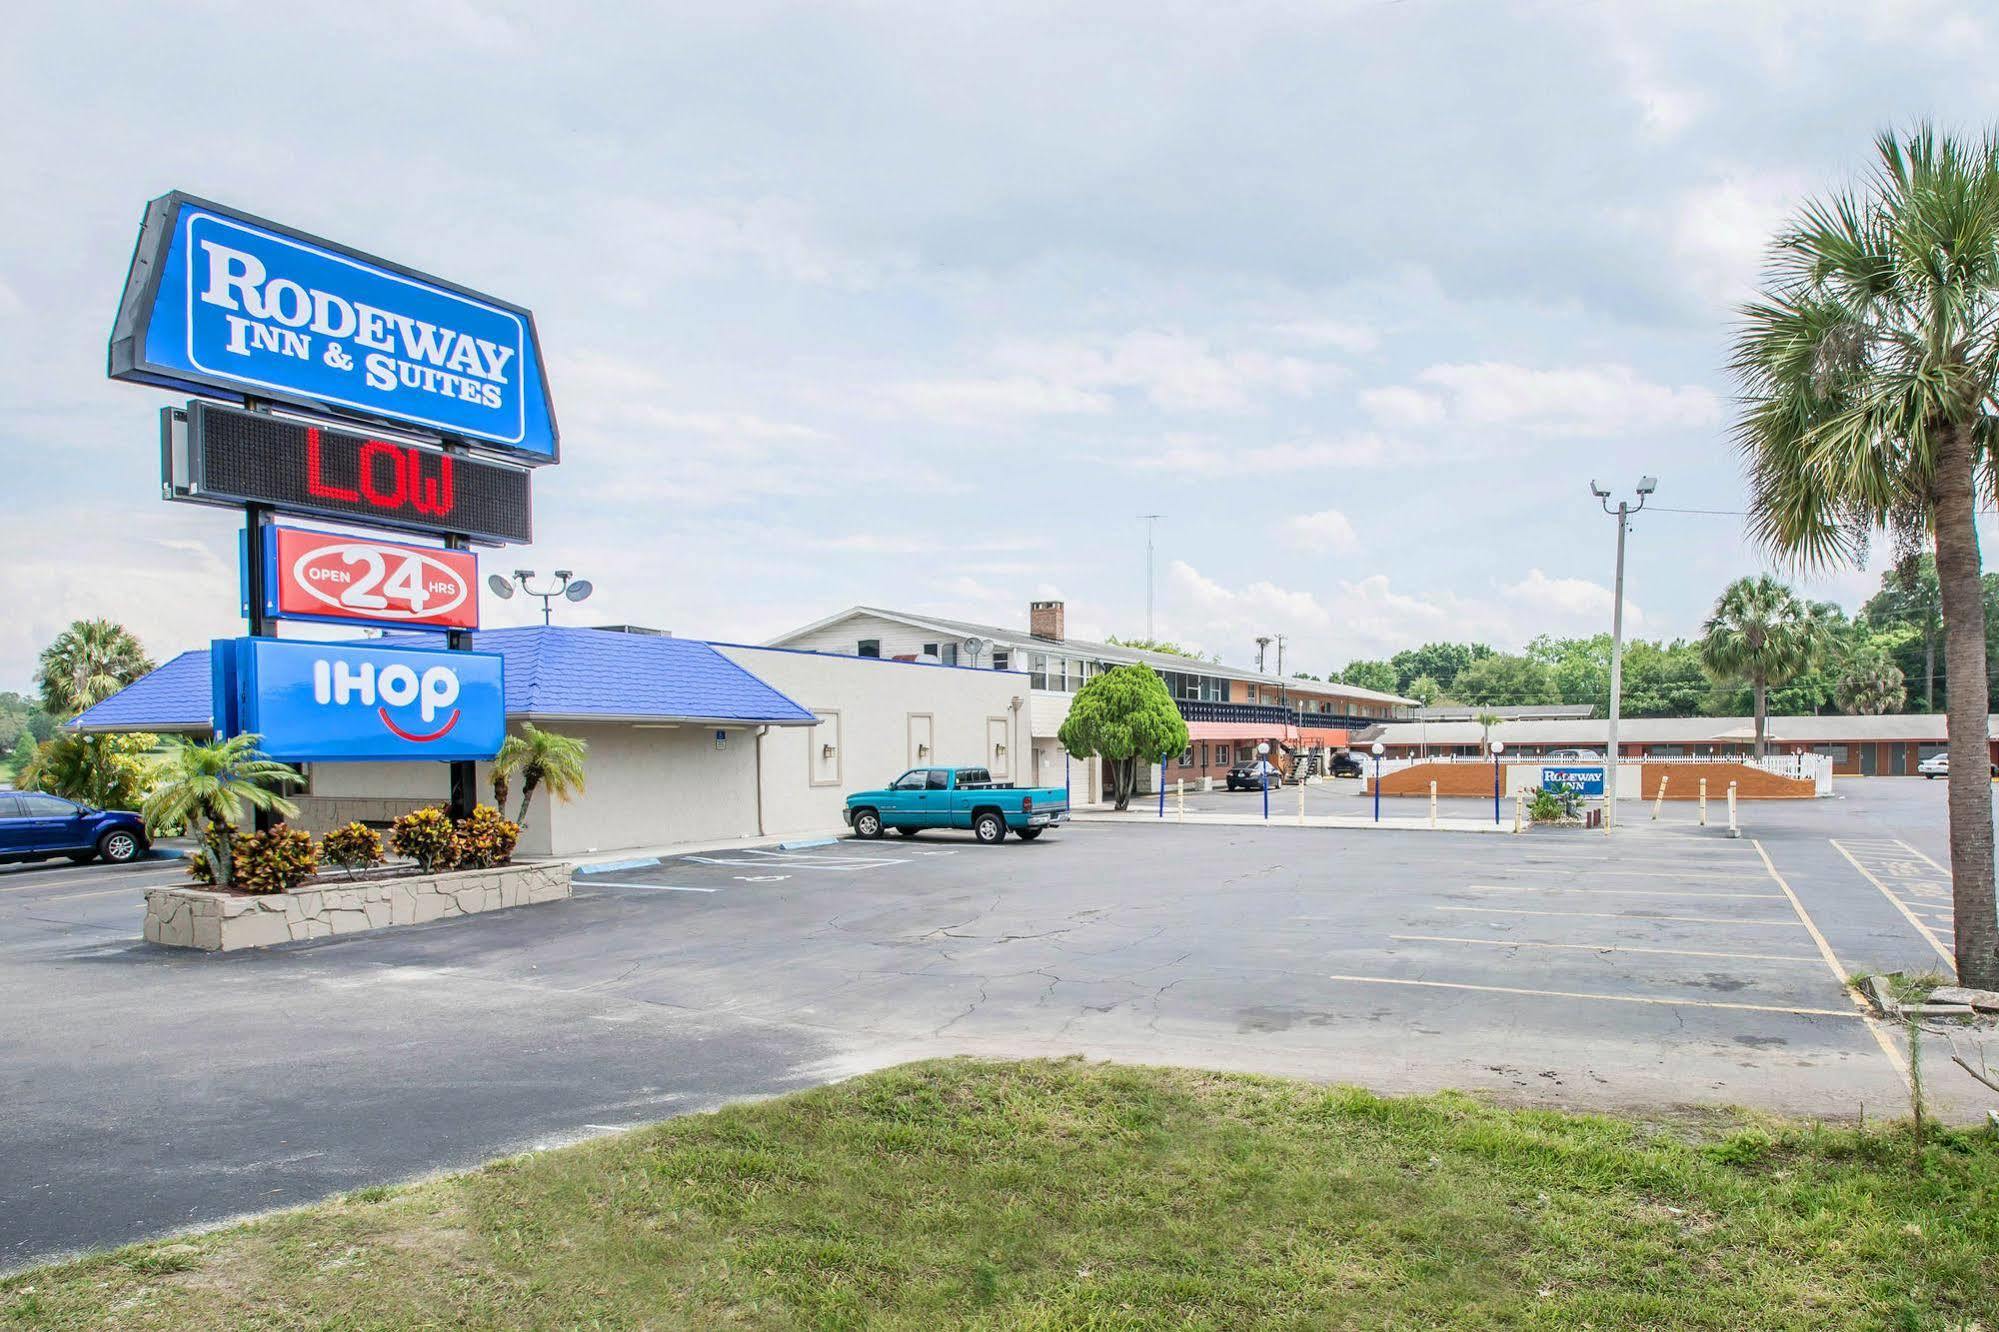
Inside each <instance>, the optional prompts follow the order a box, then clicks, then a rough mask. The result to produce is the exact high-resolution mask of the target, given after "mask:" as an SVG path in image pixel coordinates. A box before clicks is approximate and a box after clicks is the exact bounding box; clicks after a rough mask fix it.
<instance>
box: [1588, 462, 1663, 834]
mask: <svg viewBox="0 0 1999 1332" xmlns="http://www.w3.org/2000/svg"><path fill="white" fill-rule="evenodd" d="M1658 488H1659V478H1658V477H1656V476H1641V477H1639V478H1638V486H1637V490H1638V502H1637V503H1636V504H1630V503H1627V502H1626V501H1624V500H1619V501H1618V502H1617V507H1616V508H1615V509H1613V508H1611V507H1610V492H1609V491H1608V490H1605V489H1604V488H1603V487H1602V486H1599V485H1598V484H1597V483H1596V482H1595V481H1591V482H1590V483H1589V493H1590V494H1592V495H1594V496H1596V500H1597V503H1599V504H1601V505H1602V506H1603V511H1604V512H1605V513H1607V514H1610V515H1612V516H1613V517H1615V518H1616V519H1617V580H1616V585H1615V586H1614V587H1613V588H1612V590H1611V602H1610V743H1609V745H1608V746H1606V749H1607V751H1608V752H1607V754H1606V756H1605V757H1606V763H1605V767H1604V783H1603V829H1604V831H1605V832H1609V831H1610V830H1611V829H1612V828H1613V827H1615V826H1616V824H1617V760H1618V748H1617V722H1618V718H1619V717H1620V716H1621V715H1622V713H1623V711H1624V533H1625V532H1626V530H1627V529H1629V527H1630V526H1631V515H1632V514H1634V513H1637V512H1638V511H1639V510H1641V509H1643V508H1644V507H1645V497H1646V496H1647V495H1650V494H1651V493H1652V492H1653V491H1655V490H1657V489H1658Z"/></svg>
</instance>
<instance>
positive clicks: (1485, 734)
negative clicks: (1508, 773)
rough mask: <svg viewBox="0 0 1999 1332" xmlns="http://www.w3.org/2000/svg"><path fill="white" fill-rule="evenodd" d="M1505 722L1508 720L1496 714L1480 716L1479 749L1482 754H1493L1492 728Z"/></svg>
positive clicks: (1481, 714) (1480, 714)
mask: <svg viewBox="0 0 1999 1332" xmlns="http://www.w3.org/2000/svg"><path fill="white" fill-rule="evenodd" d="M1505 720H1506V718H1504V717H1502V716H1500V715H1499V714H1498V713H1496V712H1481V713H1479V714H1478V747H1479V751H1480V752H1481V753H1484V754H1488V755H1489V754H1491V753H1492V728H1493V727H1495V726H1497V725H1499V724H1500V723H1501V722H1503V721H1505Z"/></svg>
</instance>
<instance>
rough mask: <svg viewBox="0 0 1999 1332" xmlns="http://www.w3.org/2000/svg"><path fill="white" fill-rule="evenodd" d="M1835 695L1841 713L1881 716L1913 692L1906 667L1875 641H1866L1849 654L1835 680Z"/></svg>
mask: <svg viewBox="0 0 1999 1332" xmlns="http://www.w3.org/2000/svg"><path fill="white" fill-rule="evenodd" d="M1832 697H1833V701H1834V702H1835V703H1837V704H1838V705H1839V710H1840V711H1841V712H1846V713H1851V714H1854V715H1856V716H1861V717H1878V716H1880V715H1881V714H1882V713H1884V712H1893V711H1894V710H1895V709H1897V708H1899V707H1901V706H1902V704H1903V703H1905V702H1906V701H1907V700H1908V697H1909V691H1908V689H1907V687H1906V686H1905V685H1904V683H1903V679H1902V668H1901V667H1900V666H1897V665H1896V664H1895V663H1894V662H1892V661H1890V660H1888V654H1887V653H1886V652H1883V651H1882V650H1881V649H1880V648H1878V647H1876V646H1875V645H1874V644H1872V643H1862V644H1861V645H1860V646H1858V647H1856V648H1854V649H1853V651H1852V652H1851V653H1849V654H1848V656H1847V658H1846V665H1845V666H1844V667H1843V668H1842V669H1841V670H1840V673H1839V679H1837V680H1835V681H1834V682H1833V686H1832Z"/></svg>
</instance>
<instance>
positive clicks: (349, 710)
mask: <svg viewBox="0 0 1999 1332" xmlns="http://www.w3.org/2000/svg"><path fill="white" fill-rule="evenodd" d="M210 663H211V667H212V669H213V672H214V685H213V687H214V698H215V725H216V729H217V730H218V731H220V732H221V733H223V734H225V735H239V734H242V733H244V732H254V733H255V734H257V735H260V736H262V737H263V742H262V748H263V750H264V752H265V753H267V754H269V755H271V756H272V757H273V758H278V759H284V760H288V761H291V762H326V761H337V760H352V759H376V760H380V759H435V760H440V761H447V760H448V761H462V760H468V759H484V758H491V757H493V755H494V754H496V753H498V752H499V749H500V742H501V741H502V740H504V739H505V738H506V683H505V671H504V668H503V664H502V662H501V659H500V657H499V656H498V655H497V654H495V653H490V652H443V651H436V650H432V649H428V648H405V647H390V646H384V645H380V644H375V643H365V644H363V643H315V642H311V641H308V640H305V639H282V638H234V639H219V640H217V641H216V642H215V644H214V645H213V647H212V648H211V650H210Z"/></svg>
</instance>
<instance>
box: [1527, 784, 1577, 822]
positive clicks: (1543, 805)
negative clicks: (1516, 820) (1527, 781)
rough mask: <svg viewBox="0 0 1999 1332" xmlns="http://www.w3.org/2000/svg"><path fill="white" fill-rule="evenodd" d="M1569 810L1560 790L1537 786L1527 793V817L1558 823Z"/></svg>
mask: <svg viewBox="0 0 1999 1332" xmlns="http://www.w3.org/2000/svg"><path fill="white" fill-rule="evenodd" d="M1568 812H1569V811H1568V806H1567V802H1565V801H1564V800H1563V799H1562V796H1561V793H1560V792H1558V791H1549V790H1546V789H1544V788H1541V787H1536V788H1535V789H1534V790H1532V791H1529V792H1528V793H1527V817H1528V818H1529V819H1531V820H1533V821H1534V822H1535V823H1557V822H1560V821H1561V820H1562V819H1563V818H1564V817H1565V816H1566V815H1567V814H1568Z"/></svg>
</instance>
